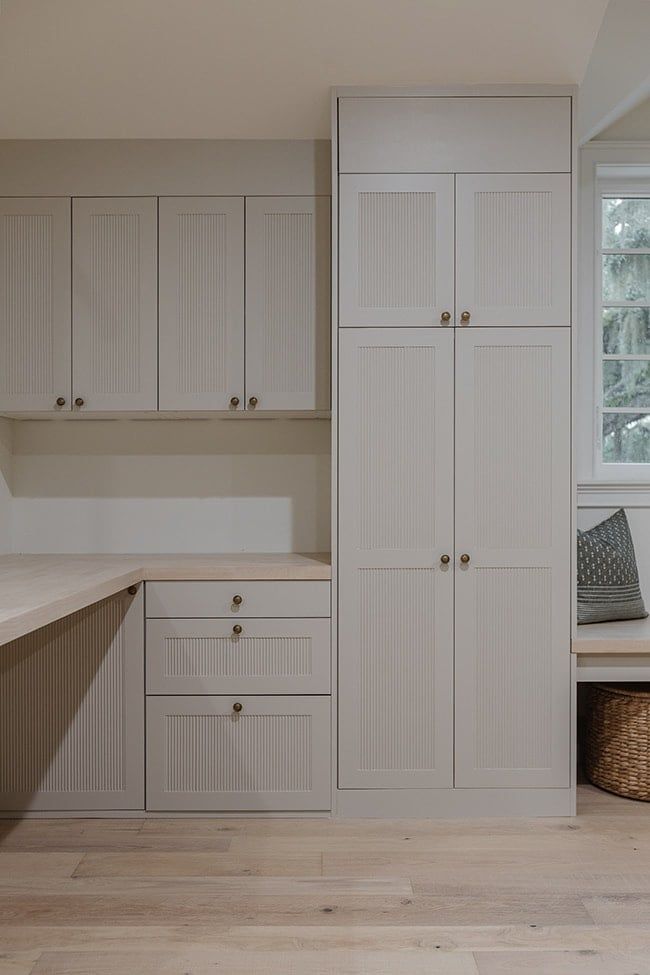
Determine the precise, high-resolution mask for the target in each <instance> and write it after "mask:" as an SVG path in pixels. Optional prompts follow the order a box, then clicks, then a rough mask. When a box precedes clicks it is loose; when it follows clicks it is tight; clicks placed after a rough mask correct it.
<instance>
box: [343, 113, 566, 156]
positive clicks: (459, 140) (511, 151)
mask: <svg viewBox="0 0 650 975" xmlns="http://www.w3.org/2000/svg"><path fill="white" fill-rule="evenodd" d="M339 170H340V172H342V173H477V172H478V173H527V172H537V173H552V172H570V171H571V98H570V97H568V96H550V97H547V96H544V97H536V96H529V95H525V96H509V95H508V96H503V97H492V96H490V97H484V96H478V97H342V98H340V99H339Z"/></svg>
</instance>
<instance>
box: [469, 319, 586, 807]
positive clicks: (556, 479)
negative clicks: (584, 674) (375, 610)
mask: <svg viewBox="0 0 650 975" xmlns="http://www.w3.org/2000/svg"><path fill="white" fill-rule="evenodd" d="M570 436H571V396H570V330H569V329H568V328H521V329H513V328H503V329H498V328H486V329H484V330H483V329H477V330H474V329H467V330H465V329H463V330H461V329H457V330H456V571H455V576H456V779H455V782H456V785H457V786H461V787H464V786H474V787H483V786H484V787H496V788H500V787H529V786H539V787H558V788H560V787H563V788H566V787H567V786H568V785H569V753H570V741H571V735H570V720H569V718H570V715H569V711H570V656H571V655H570V632H571V620H570V593H571V456H570ZM463 555H465V556H469V562H467V561H465V562H463V561H462V560H461V556H463Z"/></svg>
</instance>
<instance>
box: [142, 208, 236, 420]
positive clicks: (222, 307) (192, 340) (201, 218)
mask: <svg viewBox="0 0 650 975" xmlns="http://www.w3.org/2000/svg"><path fill="white" fill-rule="evenodd" d="M159 289H160V409H161V410H227V409H237V408H239V409H242V408H243V405H244V200H243V198H242V197H227V196H224V197H205V198H202V197H175V198H171V197H170V198H161V200H160V280H159ZM235 399H237V400H238V401H239V402H238V403H235V402H234V400H235ZM231 400H232V401H233V402H232V403H231Z"/></svg>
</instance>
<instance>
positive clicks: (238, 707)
mask: <svg viewBox="0 0 650 975" xmlns="http://www.w3.org/2000/svg"><path fill="white" fill-rule="evenodd" d="M243 708H244V705H243V704H240V703H239V701H235V703H234V704H233V706H232V709H233V711H234V712H235V714H239V712H240V711H242V710H243Z"/></svg>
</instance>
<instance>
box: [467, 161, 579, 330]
mask: <svg viewBox="0 0 650 975" xmlns="http://www.w3.org/2000/svg"><path fill="white" fill-rule="evenodd" d="M570 180H571V177H570V176H569V175H568V174H564V173H534V174H530V175H518V174H513V173H508V174H506V175H485V176H483V175H481V176H477V175H471V176H462V175H461V176H457V177H456V308H457V316H458V320H459V322H460V324H461V325H462V324H467V325H570V324H571V182H570ZM463 313H465V317H462V316H463ZM468 315H469V318H467V316H468Z"/></svg>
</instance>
